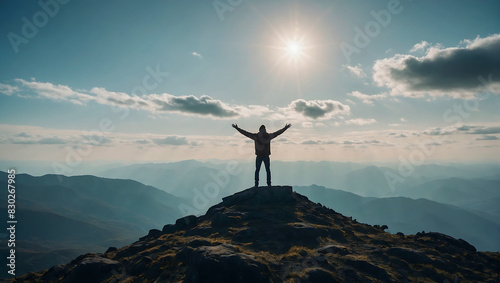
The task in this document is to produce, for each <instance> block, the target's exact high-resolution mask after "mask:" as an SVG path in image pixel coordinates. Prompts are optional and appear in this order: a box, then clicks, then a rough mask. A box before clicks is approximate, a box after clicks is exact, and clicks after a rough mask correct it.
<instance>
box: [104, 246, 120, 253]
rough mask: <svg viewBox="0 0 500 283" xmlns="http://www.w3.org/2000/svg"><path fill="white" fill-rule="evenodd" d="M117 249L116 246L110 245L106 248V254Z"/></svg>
mask: <svg viewBox="0 0 500 283" xmlns="http://www.w3.org/2000/svg"><path fill="white" fill-rule="evenodd" d="M117 250H118V249H117V248H116V247H109V248H108V249H107V250H106V252H105V254H108V253H112V252H114V251H117Z"/></svg>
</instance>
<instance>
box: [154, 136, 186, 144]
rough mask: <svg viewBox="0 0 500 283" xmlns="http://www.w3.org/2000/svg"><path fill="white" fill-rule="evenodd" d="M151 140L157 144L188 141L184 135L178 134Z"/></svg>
mask: <svg viewBox="0 0 500 283" xmlns="http://www.w3.org/2000/svg"><path fill="white" fill-rule="evenodd" d="M153 142H154V143H155V144H157V145H186V144H188V141H187V139H186V138H185V137H178V136H167V137H165V138H161V139H153Z"/></svg>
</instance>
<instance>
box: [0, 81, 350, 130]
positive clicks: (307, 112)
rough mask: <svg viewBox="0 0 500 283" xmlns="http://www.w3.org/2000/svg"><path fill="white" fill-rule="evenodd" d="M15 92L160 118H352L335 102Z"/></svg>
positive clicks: (22, 85)
mask: <svg viewBox="0 0 500 283" xmlns="http://www.w3.org/2000/svg"><path fill="white" fill-rule="evenodd" d="M15 83H17V85H10V87H4V89H12V90H13V91H12V92H13V93H12V94H16V95H18V96H20V97H28V96H29V97H36V98H45V99H51V100H54V101H67V102H70V103H74V104H78V105H87V104H88V103H97V104H101V105H108V106H113V107H120V108H127V109H134V110H143V111H148V112H151V113H154V114H157V115H161V114H165V113H175V114H180V115H188V116H198V117H200V116H201V117H209V118H212V119H234V118H235V117H260V118H265V119H268V120H293V119H295V120H299V121H302V120H304V118H305V119H306V120H307V119H313V120H314V119H318V120H327V119H331V118H333V117H336V116H342V115H349V114H350V107H349V106H348V105H345V104H342V103H341V102H339V101H335V100H304V99H298V100H294V101H292V102H291V103H290V104H289V105H288V106H286V107H275V106H268V105H235V104H229V103H226V102H224V101H222V100H218V99H215V98H212V97H210V96H208V95H201V96H199V97H197V96H194V95H184V96H175V95H171V94H168V93H162V94H146V95H142V96H137V95H129V94H127V93H124V92H114V91H109V90H106V89H105V88H102V87H93V88H91V89H90V91H85V90H79V91H75V90H73V89H71V88H70V87H68V86H65V85H55V84H52V83H43V82H36V81H26V80H23V79H16V80H15Z"/></svg>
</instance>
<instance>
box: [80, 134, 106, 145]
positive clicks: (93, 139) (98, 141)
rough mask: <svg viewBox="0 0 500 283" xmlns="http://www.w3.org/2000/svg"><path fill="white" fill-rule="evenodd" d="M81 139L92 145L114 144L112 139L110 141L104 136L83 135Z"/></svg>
mask: <svg viewBox="0 0 500 283" xmlns="http://www.w3.org/2000/svg"><path fill="white" fill-rule="evenodd" d="M81 137H82V138H84V139H85V140H87V142H88V143H90V144H92V145H102V144H109V143H111V142H112V140H111V139H108V138H106V137H105V136H103V135H82V136H81Z"/></svg>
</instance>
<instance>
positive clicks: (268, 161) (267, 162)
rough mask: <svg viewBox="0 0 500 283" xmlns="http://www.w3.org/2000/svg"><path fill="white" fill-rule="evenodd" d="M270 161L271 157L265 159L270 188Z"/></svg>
mask: <svg viewBox="0 0 500 283" xmlns="http://www.w3.org/2000/svg"><path fill="white" fill-rule="evenodd" d="M270 163H271V162H270V160H269V155H268V156H266V157H265V158H264V166H266V173H267V185H268V186H269V187H270V186H271V164H270Z"/></svg>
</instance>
